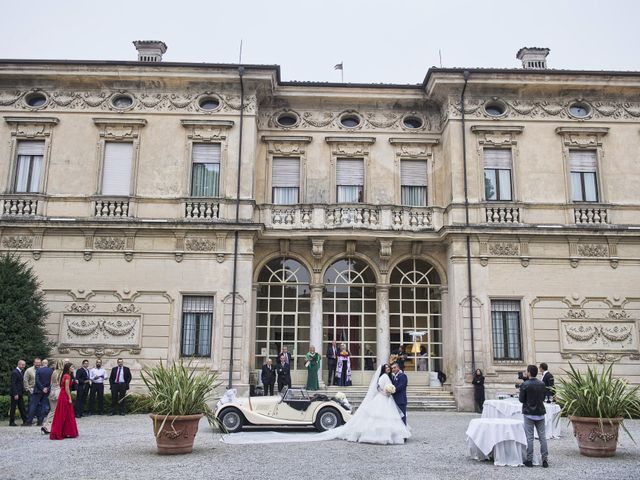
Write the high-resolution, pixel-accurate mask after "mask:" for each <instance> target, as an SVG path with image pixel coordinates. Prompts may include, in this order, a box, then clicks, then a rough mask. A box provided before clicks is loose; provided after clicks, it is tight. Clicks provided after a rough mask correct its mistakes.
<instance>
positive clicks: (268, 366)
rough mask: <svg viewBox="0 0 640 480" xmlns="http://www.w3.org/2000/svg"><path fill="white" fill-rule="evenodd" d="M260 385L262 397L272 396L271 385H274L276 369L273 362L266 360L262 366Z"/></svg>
mask: <svg viewBox="0 0 640 480" xmlns="http://www.w3.org/2000/svg"><path fill="white" fill-rule="evenodd" d="M261 378H262V385H264V396H265V397H267V396H269V395H273V385H274V384H275V383H276V369H275V368H274V367H273V362H272V361H271V359H270V358H267V362H266V363H265V364H264V365H262V376H261Z"/></svg>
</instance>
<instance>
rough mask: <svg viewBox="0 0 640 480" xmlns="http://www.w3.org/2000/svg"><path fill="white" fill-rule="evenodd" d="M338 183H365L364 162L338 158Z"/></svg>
mask: <svg viewBox="0 0 640 480" xmlns="http://www.w3.org/2000/svg"><path fill="white" fill-rule="evenodd" d="M336 185H364V162H363V161H362V160H351V159H349V160H345V159H338V163H337V165H336Z"/></svg>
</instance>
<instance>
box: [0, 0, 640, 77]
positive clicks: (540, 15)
mask: <svg viewBox="0 0 640 480" xmlns="http://www.w3.org/2000/svg"><path fill="white" fill-rule="evenodd" d="M0 5H1V7H2V8H1V12H2V15H1V16H0V58H4V59H9V58H38V59H74V60H136V58H137V54H136V51H135V49H134V47H133V45H132V43H131V42H132V41H133V40H162V41H164V42H165V43H166V44H167V45H168V47H169V48H168V51H167V53H166V54H165V56H164V60H166V61H176V62H198V63H199V62H207V63H238V62H239V51H240V42H241V41H242V63H248V64H270V65H273V64H278V65H280V67H281V76H282V80H285V81H289V80H301V81H318V82H323V81H328V82H339V81H341V78H340V72H339V71H338V70H334V65H336V64H338V63H343V65H344V71H343V73H344V81H345V82H353V83H399V84H415V83H420V82H421V81H422V80H423V79H424V76H425V74H426V73H427V70H428V69H429V67H431V66H443V67H495V68H519V67H520V66H521V64H520V62H519V61H518V60H517V59H516V58H515V54H516V52H517V51H518V49H520V48H521V47H523V46H536V47H547V48H550V49H551V53H550V55H549V57H548V59H547V62H548V66H549V67H550V68H561V69H577V70H635V71H640V52H639V51H638V46H639V45H640V27H638V18H640V1H638V0H609V1H605V0H529V1H520V0H510V1H504V0H494V1H492V0H475V1H473V0H438V1H436V0H422V1H420V0H405V1H403V0H388V1H382V0H368V1H363V0H341V1H337V0H315V1H306V0H298V1H290V0H287V1H284V0H263V1H260V0H226V1H217V0H209V1H205V0H174V1H167V0H155V1H150V0H127V1H123V0H107V1H100V2H98V1H95V0H19V1H18V0H0ZM20 19H22V21H20Z"/></svg>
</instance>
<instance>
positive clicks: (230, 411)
mask: <svg viewBox="0 0 640 480" xmlns="http://www.w3.org/2000/svg"><path fill="white" fill-rule="evenodd" d="M218 419H219V420H220V423H221V424H222V426H223V427H224V429H225V430H226V431H227V432H229V433H236V432H239V431H240V430H242V425H243V423H244V417H243V416H242V413H240V411H239V410H238V409H236V408H227V409H226V410H224V411H223V412H222V413H221V414H220V416H219V417H218Z"/></svg>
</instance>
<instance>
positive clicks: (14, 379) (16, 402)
mask: <svg viewBox="0 0 640 480" xmlns="http://www.w3.org/2000/svg"><path fill="white" fill-rule="evenodd" d="M26 366H27V364H26V363H25V361H24V360H18V365H17V366H16V368H14V369H13V371H12V372H11V386H10V388H9V394H10V395H11V408H10V409H9V426H10V427H16V426H17V425H16V407H17V408H18V411H19V412H20V418H21V419H22V424H23V425H25V424H26V423H27V412H26V410H25V408H24V398H23V394H24V373H23V372H24V367H26Z"/></svg>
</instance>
